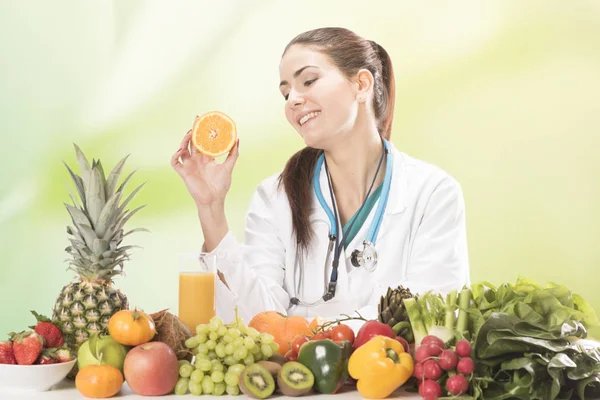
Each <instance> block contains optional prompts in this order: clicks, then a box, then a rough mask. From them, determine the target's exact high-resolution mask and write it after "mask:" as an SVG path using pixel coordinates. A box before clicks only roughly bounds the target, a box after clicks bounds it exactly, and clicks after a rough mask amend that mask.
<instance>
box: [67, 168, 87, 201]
mask: <svg viewBox="0 0 600 400" xmlns="http://www.w3.org/2000/svg"><path fill="white" fill-rule="evenodd" d="M63 164H65V167H67V170H68V171H69V175H71V179H72V180H73V183H74V184H75V187H76V188H77V193H79V197H80V198H81V202H82V203H83V204H84V205H85V188H84V185H83V179H81V177H80V176H78V175H76V174H75V173H74V172H73V170H72V169H71V168H69V166H68V165H67V163H66V162H64V161H63ZM73 205H75V200H73Z"/></svg>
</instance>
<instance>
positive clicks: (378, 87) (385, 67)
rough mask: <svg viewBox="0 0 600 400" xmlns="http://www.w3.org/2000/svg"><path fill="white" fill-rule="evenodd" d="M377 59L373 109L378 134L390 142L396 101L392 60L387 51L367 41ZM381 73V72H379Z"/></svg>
mask: <svg viewBox="0 0 600 400" xmlns="http://www.w3.org/2000/svg"><path fill="white" fill-rule="evenodd" d="M369 42H370V43H371V46H372V47H373V50H375V52H376V53H377V58H379V60H380V61H381V69H380V70H378V71H376V72H375V74H374V75H375V85H374V86H375V87H374V91H375V96H374V101H373V107H374V109H375V117H376V118H377V130H378V131H379V134H380V135H381V136H383V137H384V138H386V139H387V140H390V136H391V135H392V121H393V120H394V104H395V99H396V82H395V79H394V68H393V66H392V59H391V58H390V55H389V54H388V52H387V51H385V49H384V48H383V47H382V46H381V45H380V44H378V43H375V42H374V41H369ZM380 71H381V72H380Z"/></svg>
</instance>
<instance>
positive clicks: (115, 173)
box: [105, 155, 129, 196]
mask: <svg viewBox="0 0 600 400" xmlns="http://www.w3.org/2000/svg"><path fill="white" fill-rule="evenodd" d="M127 158H129V155H127V156H125V157H124V158H123V159H122V160H121V161H119V162H118V163H117V165H115V167H114V168H113V170H112V171H111V172H110V175H109V176H108V180H107V181H106V188H105V191H106V195H107V196H112V195H113V193H115V189H116V188H117V183H118V182H119V177H120V176H121V172H123V167H124V166H125V161H127Z"/></svg>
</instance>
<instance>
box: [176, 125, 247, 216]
mask: <svg viewBox="0 0 600 400" xmlns="http://www.w3.org/2000/svg"><path fill="white" fill-rule="evenodd" d="M191 138H192V131H191V130H190V131H189V132H188V133H186V135H185V136H184V137H183V140H182V141H181V146H180V148H179V150H177V152H175V154H173V157H171V166H172V167H173V169H174V170H175V171H177V173H178V174H179V176H181V178H182V179H183V182H184V183H185V186H186V187H187V189H188V191H189V192H190V194H191V195H192V198H193V199H194V201H195V202H196V206H197V207H198V210H199V211H201V210H203V209H209V208H211V207H214V206H222V205H223V204H224V203H225V196H226V195H227V192H228V191H229V188H230V187H231V173H232V171H233V167H234V166H235V162H236V161H237V158H238V156H239V145H240V141H239V139H238V140H237V142H236V144H235V145H234V146H233V148H232V149H231V151H230V152H229V154H228V155H227V158H226V159H225V161H223V163H221V164H219V163H217V162H216V161H215V159H214V158H212V157H209V156H206V155H204V154H202V153H200V152H199V151H198V150H197V149H196V148H195V147H194V145H193V144H192V143H191Z"/></svg>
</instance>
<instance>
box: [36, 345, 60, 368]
mask: <svg viewBox="0 0 600 400" xmlns="http://www.w3.org/2000/svg"><path fill="white" fill-rule="evenodd" d="M57 362H58V360H57V359H56V349H44V350H43V351H42V354H40V356H39V357H38V358H37V360H36V361H35V363H36V364H56V363H57Z"/></svg>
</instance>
